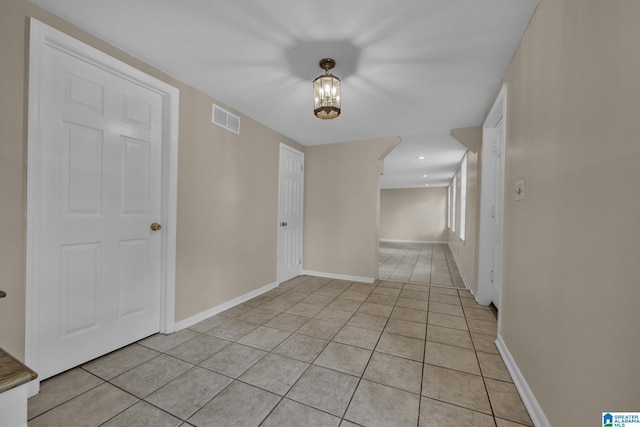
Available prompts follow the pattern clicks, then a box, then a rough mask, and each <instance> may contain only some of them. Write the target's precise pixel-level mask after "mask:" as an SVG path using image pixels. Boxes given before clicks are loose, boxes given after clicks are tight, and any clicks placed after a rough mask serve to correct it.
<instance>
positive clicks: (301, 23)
mask: <svg viewBox="0 0 640 427" xmlns="http://www.w3.org/2000/svg"><path fill="white" fill-rule="evenodd" d="M32 1H33V3H35V4H37V5H39V6H41V7H43V8H44V9H47V10H49V11H50V12H52V13H54V14H55V15H58V16H60V17H62V18H64V19H66V20H67V21H69V22H71V23H73V24H75V25H77V26H78V27H80V28H83V29H85V30H87V31H88V32H90V33H92V34H95V35H96V36H98V37H100V38H101V39H103V40H106V41H108V42H109V43H111V44H113V45H115V46H117V47H119V48H121V49H123V50H125V51H127V52H129V53H131V54H132V55H134V56H136V57H138V58H140V59H142V60H143V61H145V62H147V63H149V64H151V65H154V66H155V67H157V68H159V69H161V70H163V71H165V72H167V73H168V74H171V75H172V76H174V77H176V78H178V79H179V80H181V81H183V82H185V83H187V84H189V85H191V86H193V87H195V88H197V89H198V90H200V91H202V92H204V93H206V94H208V95H210V96H211V97H213V98H215V99H217V100H219V101H220V102H222V103H224V104H226V105H227V106H229V107H232V108H234V109H236V110H238V111H240V112H242V113H243V114H246V115H247V116H249V117H251V118H253V119H255V120H257V121H259V122H261V123H263V124H265V125H267V126H269V127H271V128H272V129H274V130H276V131H278V132H280V133H282V134H284V135H286V136H288V137H290V138H292V139H293V140H295V141H297V142H299V143H300V144H302V145H317V144H329V143H336V142H345V141H353V140H360V139H369V138H378V137H387V136H400V137H401V139H402V142H401V144H400V145H399V146H398V148H396V149H395V150H394V151H393V152H392V153H391V154H390V155H389V156H388V157H387V159H386V161H385V175H384V176H383V178H382V182H381V186H382V187H383V188H403V187H421V186H424V185H425V184H426V183H428V184H429V185H430V186H442V185H447V184H448V182H449V181H450V180H451V178H452V176H453V174H454V173H455V170H456V169H457V166H458V164H459V162H460V160H461V159H462V156H463V155H464V152H465V149H464V147H463V146H462V145H461V144H459V143H458V142H457V141H455V139H453V138H451V137H450V136H449V132H450V130H451V129H454V128H461V127H470V126H477V125H479V124H481V121H482V119H483V117H484V114H485V113H486V111H487V109H488V108H489V106H490V104H491V102H492V100H493V97H494V96H495V94H496V91H497V88H498V84H499V82H500V80H501V78H502V76H503V74H504V72H505V70H506V68H507V66H508V64H509V62H510V60H511V56H512V55H513V53H514V51H515V49H516V47H517V45H518V43H519V41H520V38H521V37H522V34H523V32H524V30H525V28H526V26H527V24H528V22H529V19H530V18H531V15H532V14H533V11H534V10H535V7H536V6H537V3H538V0H349V1H345V0H270V1H265V0H183V1H178V0H110V1H103V0H32ZM325 57H331V58H333V59H335V60H336V63H337V64H336V67H335V68H334V69H333V71H332V72H333V74H335V75H336V76H338V77H340V79H341V80H342V113H341V115H340V117H338V118H337V119H334V120H320V119H317V118H315V117H314V116H313V106H312V86H311V82H312V80H313V79H314V78H315V77H317V76H318V75H320V74H323V73H324V72H323V70H322V69H320V67H319V66H318V61H319V60H320V59H322V58H325ZM421 154H422V155H425V156H426V158H425V160H424V161H421V162H418V161H417V160H416V157H417V156H418V155H421ZM425 173H426V174H428V175H429V176H428V177H427V178H423V177H422V175H423V174H425Z"/></svg>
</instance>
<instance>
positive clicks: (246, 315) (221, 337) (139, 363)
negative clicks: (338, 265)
mask: <svg viewBox="0 0 640 427" xmlns="http://www.w3.org/2000/svg"><path fill="white" fill-rule="evenodd" d="M432 250H433V249H432ZM495 331H496V319H495V316H494V314H493V313H492V311H491V310H490V309H488V308H485V307H482V306H479V305H477V304H476V303H475V301H474V300H473V298H472V297H471V294H470V293H469V292H468V291H466V290H462V289H455V288H451V287H439V286H428V285H417V284H408V283H402V282H391V281H380V282H378V283H376V284H375V285H371V284H364V283H354V282H348V281H340V280H329V279H321V278H316V277H309V276H300V277H297V278H295V279H293V280H291V281H289V282H286V283H284V284H282V285H281V286H279V287H278V288H275V289H273V290H271V291H269V292H267V293H266V294H263V295H261V296H259V297H257V298H254V299H252V300H250V301H247V302H246V303H244V304H241V305H239V306H236V307H234V308H232V309H230V310H227V311H226V312H223V313H221V314H219V315H216V316H213V317H211V318H209V319H207V320H204V321H202V322H200V323H198V324H196V325H194V326H192V327H191V328H188V329H184V330H182V331H179V332H177V333H175V334H172V335H166V336H165V335H154V336H151V337H149V338H146V339H144V340H141V341H139V342H137V343H135V344H132V345H130V346H128V347H125V348H123V349H120V350H118V351H115V352H113V353H110V354H108V355H106V356H104V357H102V358H99V359H96V360H94V361H91V362H89V363H87V364H85V365H83V366H80V367H77V368H75V369H72V370H70V371H67V372H65V373H63V374H61V375H58V376H56V377H53V378H51V379H48V380H46V381H44V382H43V383H42V385H41V392H40V394H39V395H37V396H35V397H33V398H31V399H30V400H29V419H30V421H29V426H31V427H38V426H56V427H57V426H64V427H70V426H102V425H104V426H127V427H129V426H154V427H158V426H278V427H281V426H304V427H309V426H358V425H359V426H383V427H393V426H414V427H416V426H418V427H429V426H438V427H442V426H456V427H463V426H474V427H475V426H479V427H484V426H494V427H495V426H497V427H518V426H522V425H526V426H531V425H532V423H531V419H530V418H529V415H528V414H527V411H526V409H525V407H524V405H523V404H522V401H521V400H520V397H519V396H518V393H517V391H516V388H515V386H514V385H513V383H512V381H511V378H510V376H509V373H508V372H507V370H506V368H505V366H504V364H503V362H502V359H501V358H500V356H499V354H498V351H497V349H496V347H495V344H494V343H493V342H494V340H495Z"/></svg>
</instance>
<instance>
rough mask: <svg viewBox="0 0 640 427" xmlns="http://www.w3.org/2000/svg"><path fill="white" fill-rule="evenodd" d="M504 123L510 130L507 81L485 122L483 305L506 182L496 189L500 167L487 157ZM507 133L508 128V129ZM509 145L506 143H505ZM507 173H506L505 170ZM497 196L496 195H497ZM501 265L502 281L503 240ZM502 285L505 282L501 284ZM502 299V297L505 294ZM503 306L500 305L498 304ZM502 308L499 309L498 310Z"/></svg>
mask: <svg viewBox="0 0 640 427" xmlns="http://www.w3.org/2000/svg"><path fill="white" fill-rule="evenodd" d="M501 119H502V123H501V126H504V129H505V131H506V127H507V85H506V84H503V85H502V89H501V90H500V93H499V94H498V96H497V97H496V100H495V102H494V103H493V106H492V107H491V110H490V111H489V114H488V115H487V118H486V119H485V121H484V123H483V124H482V173H481V183H480V230H479V244H478V292H477V293H476V301H477V302H478V303H479V304H482V305H489V304H491V292H492V286H493V285H492V283H491V278H490V274H491V270H492V269H493V268H494V266H493V261H492V253H493V238H494V236H493V233H494V232H493V230H494V225H493V218H492V216H491V209H492V205H493V202H492V201H493V200H501V201H502V203H500V204H499V205H500V206H502V208H503V209H504V182H502V183H501V185H500V183H499V185H498V190H497V192H498V194H494V193H495V192H496V189H495V185H493V182H494V180H495V177H496V176H499V175H500V174H499V171H497V170H496V169H495V163H494V162H488V161H487V160H488V159H490V158H491V156H492V148H493V147H492V145H493V144H492V143H491V141H492V139H493V138H494V137H495V133H496V125H498V123H500V120H501ZM505 133H506V132H505ZM504 145H506V144H504ZM504 149H505V147H504V146H503V147H502V163H501V164H500V165H499V166H498V167H501V168H502V170H503V171H504V158H505V150H504ZM502 176H503V177H504V173H502ZM494 197H495V199H494ZM499 218H500V224H499V225H498V227H500V228H502V226H503V224H502V221H503V220H504V217H503V215H500V217H499ZM498 258H499V259H498V268H497V271H495V272H494V275H495V276H496V277H497V278H498V279H499V280H500V283H501V284H502V244H500V253H499V255H498ZM500 289H502V286H500ZM501 299H502V298H501ZM497 308H498V310H500V307H497ZM498 312H499V311H498Z"/></svg>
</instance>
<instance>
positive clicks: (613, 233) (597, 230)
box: [501, 0, 640, 426]
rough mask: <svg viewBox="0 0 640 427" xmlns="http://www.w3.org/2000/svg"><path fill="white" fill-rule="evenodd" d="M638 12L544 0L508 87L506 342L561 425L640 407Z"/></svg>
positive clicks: (632, 3)
mask: <svg viewBox="0 0 640 427" xmlns="http://www.w3.org/2000/svg"><path fill="white" fill-rule="evenodd" d="M639 17H640V2H638V1H637V0H615V1H609V2H602V1H600V0H542V1H541V3H540V5H539V7H538V10H537V11H536V13H535V15H534V17H533V20H532V22H531V24H530V26H529V28H528V30H527V31H526V33H525V36H524V38H523V40H522V42H521V45H520V47H519V48H518V50H517V53H516V55H515V56H514V58H513V61H512V64H511V65H510V67H509V69H508V72H507V73H506V75H505V79H504V80H505V82H506V84H507V88H508V95H507V134H506V144H507V145H506V178H505V189H506V200H505V218H504V221H505V222H504V255H503V256H504V259H503V267H504V270H503V280H502V283H503V289H502V312H501V328H502V329H501V334H502V336H503V337H504V340H505V342H506V344H507V347H508V348H509V350H510V352H511V354H512V355H513V357H514V359H515V361H516V363H517V365H518V366H519V368H520V370H521V371H522V374H523V375H524V378H525V379H526V381H527V382H528V384H529V386H530V387H531V389H532V391H533V393H534V394H535V396H536V398H537V400H538V402H539V403H540V405H541V407H542V409H543V410H544V412H545V413H546V415H547V417H548V419H549V421H550V422H551V424H552V425H553V426H587V425H597V424H598V423H599V422H600V421H599V419H600V417H601V412H602V411H637V410H638V407H639V400H638V396H640V381H639V380H638V379H639V378H640V367H639V366H638V355H639V354H640V339H638V336H639V332H638V330H639V329H638V328H639V326H640V309H639V304H640V279H639V278H640V264H639V263H638V258H639V255H638V254H639V253H640V252H639V250H638V242H639V241H640V228H639V227H638V221H639V219H640V198H639V197H638V188H639V183H640V143H639V141H640V139H639V138H638V118H639V117H640V109H639V107H638V106H639V100H640V54H638V52H639V50H638V46H640V25H638V18H639ZM518 180H524V181H525V200H523V201H517V202H516V201H514V200H513V194H512V191H511V190H512V189H513V186H514V183H515V181H518Z"/></svg>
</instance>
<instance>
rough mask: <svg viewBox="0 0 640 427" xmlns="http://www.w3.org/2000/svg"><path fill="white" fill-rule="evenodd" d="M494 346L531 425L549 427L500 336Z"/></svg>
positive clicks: (545, 417)
mask: <svg viewBox="0 0 640 427" xmlns="http://www.w3.org/2000/svg"><path fill="white" fill-rule="evenodd" d="M496 346H497V347H498V351H499V352H500V355H501V356H502V360H504V364H505V365H506V366H507V369H508V370H509V373H510V374H511V378H512V379H513V384H514V385H515V386H516V388H517V389H518V392H519V393H520V397H521V398H522V402H523V403H524V406H525V407H526V408H527V411H529V416H530V417H531V421H533V425H534V426H535V427H551V424H550V423H549V420H548V419H547V416H546V415H545V414H544V411H543V410H542V408H541V407H540V404H539V403H538V400H537V399H536V397H535V396H534V395H533V391H531V389H530V388H529V384H527V381H526V380H525V379H524V376H522V372H520V369H519V368H518V365H516V361H515V360H513V356H511V353H510V352H509V349H508V348H507V345H506V344H505V342H504V340H503V339H502V336H501V335H498V339H496Z"/></svg>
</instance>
